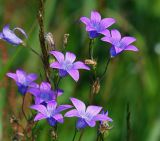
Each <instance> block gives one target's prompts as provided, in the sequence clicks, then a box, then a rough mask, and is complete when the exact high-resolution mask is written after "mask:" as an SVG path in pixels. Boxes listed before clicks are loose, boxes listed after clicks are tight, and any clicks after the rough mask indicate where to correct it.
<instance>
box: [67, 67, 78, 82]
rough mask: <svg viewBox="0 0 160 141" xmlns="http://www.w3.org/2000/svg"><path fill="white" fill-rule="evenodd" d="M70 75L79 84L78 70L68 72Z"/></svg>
mask: <svg viewBox="0 0 160 141" xmlns="http://www.w3.org/2000/svg"><path fill="white" fill-rule="evenodd" d="M67 72H68V73H69V75H70V76H71V77H72V78H73V79H74V80H75V81H76V82H77V81H78V80H79V71H78V70H73V69H71V70H68V71H67Z"/></svg>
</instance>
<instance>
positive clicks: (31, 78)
mask: <svg viewBox="0 0 160 141" xmlns="http://www.w3.org/2000/svg"><path fill="white" fill-rule="evenodd" d="M36 79H37V75H36V74H34V73H30V74H28V75H27V81H29V82H32V81H34V80H36Z"/></svg>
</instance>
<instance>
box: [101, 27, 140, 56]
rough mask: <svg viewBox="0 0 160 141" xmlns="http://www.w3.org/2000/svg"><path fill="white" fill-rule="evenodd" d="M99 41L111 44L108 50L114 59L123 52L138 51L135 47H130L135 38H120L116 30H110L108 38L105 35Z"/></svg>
mask: <svg viewBox="0 0 160 141" xmlns="http://www.w3.org/2000/svg"><path fill="white" fill-rule="evenodd" d="M101 40H102V41H105V42H108V43H110V44H112V47H111V49H110V55H111V57H115V56H116V55H118V54H120V53H122V52H123V51H125V50H130V51H138V49H137V47H135V46H134V45H131V43H133V42H135V41H136V38H134V37H129V36H125V37H123V38H122V37H121V34H120V32H119V31H118V30H116V29H113V30H111V35H110V36H108V34H107V36H105V37H103V38H102V39H101Z"/></svg>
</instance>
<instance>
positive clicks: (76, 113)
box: [64, 109, 81, 117]
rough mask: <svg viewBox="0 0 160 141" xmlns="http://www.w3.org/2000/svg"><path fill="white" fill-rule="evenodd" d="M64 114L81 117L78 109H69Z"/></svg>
mask: <svg viewBox="0 0 160 141" xmlns="http://www.w3.org/2000/svg"><path fill="white" fill-rule="evenodd" d="M64 116H65V117H81V116H80V115H79V112H78V111H77V110H76V109H73V110H70V111H68V112H67V113H66V114H65V115H64Z"/></svg>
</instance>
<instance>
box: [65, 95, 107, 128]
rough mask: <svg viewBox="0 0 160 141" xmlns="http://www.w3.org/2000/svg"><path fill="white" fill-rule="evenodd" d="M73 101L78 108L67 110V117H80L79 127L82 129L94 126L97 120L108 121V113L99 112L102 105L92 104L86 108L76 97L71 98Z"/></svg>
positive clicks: (77, 125)
mask: <svg viewBox="0 0 160 141" xmlns="http://www.w3.org/2000/svg"><path fill="white" fill-rule="evenodd" d="M71 101H72V103H73V105H74V106H75V108H76V109H72V110H70V111H69V112H67V113H66V114H65V117H78V121H77V124H76V128H77V129H82V128H85V127H86V126H90V127H94V126H95V125H96V121H106V120H107V119H108V117H107V116H106V115H103V114H99V112H100V111H101V109H102V107H99V106H92V105H91V106H88V107H87V108H86V106H85V104H84V103H83V102H82V101H80V100H78V99H76V98H71Z"/></svg>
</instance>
